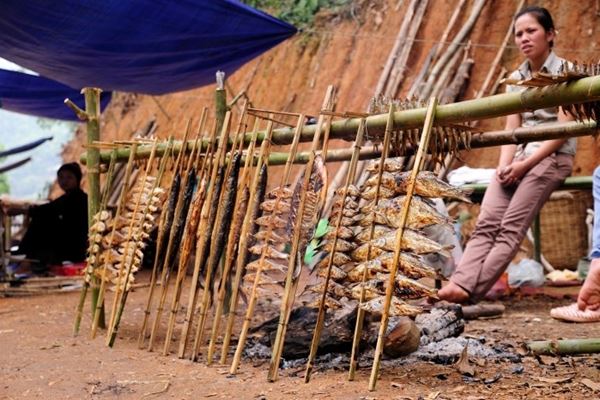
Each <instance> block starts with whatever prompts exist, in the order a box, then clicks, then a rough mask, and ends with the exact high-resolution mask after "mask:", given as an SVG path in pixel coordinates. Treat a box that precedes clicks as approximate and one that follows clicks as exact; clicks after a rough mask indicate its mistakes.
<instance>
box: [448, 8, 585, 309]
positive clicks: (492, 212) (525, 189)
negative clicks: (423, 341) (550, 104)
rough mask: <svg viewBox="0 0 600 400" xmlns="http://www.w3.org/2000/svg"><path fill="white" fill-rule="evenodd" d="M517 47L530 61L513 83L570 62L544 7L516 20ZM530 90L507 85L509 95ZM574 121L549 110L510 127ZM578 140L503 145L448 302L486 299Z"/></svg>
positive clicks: (563, 173)
mask: <svg viewBox="0 0 600 400" xmlns="http://www.w3.org/2000/svg"><path fill="white" fill-rule="evenodd" d="M514 35H515V43H516V45H517V47H518V48H519V51H520V52H521V54H523V56H524V57H525V61H524V62H523V64H521V65H520V66H519V68H518V69H517V70H516V71H515V72H513V73H512V74H511V76H510V78H511V79H527V78H530V77H531V74H532V72H535V71H541V72H547V73H552V74H557V73H559V72H560V69H561V67H562V65H563V63H565V60H563V59H562V58H559V57H558V56H557V55H556V54H555V53H554V52H553V51H552V48H553V46H554V39H555V37H556V30H555V28H554V22H553V21H552V16H551V15H550V13H549V12H548V10H546V9H545V8H541V7H527V8H524V9H523V10H521V11H520V12H519V13H518V14H517V15H516V16H515V25H514ZM521 90H525V89H524V88H522V87H516V86H508V87H507V91H508V92H515V91H521ZM569 120H572V118H571V117H570V116H569V115H567V114H565V113H564V112H563V111H562V109H560V108H559V109H556V108H548V109H542V110H536V111H533V112H525V113H521V114H515V115H510V116H508V117H507V120H506V129H515V128H518V127H521V126H523V127H530V126H535V125H542V124H546V123H551V122H556V121H569ZM575 148H576V139H575V138H571V139H556V140H546V141H543V142H530V143H527V144H525V145H518V146H517V145H504V146H502V148H501V150H500V161H499V163H498V167H497V169H496V175H495V176H494V178H493V179H492V182H491V183H490V185H489V187H488V189H487V191H486V193H485V196H484V198H483V202H482V204H481V212H480V214H479V218H478V220H477V225H476V227H475V231H474V232H473V236H472V237H471V240H470V241H469V242H468V243H467V246H466V249H465V252H464V255H463V257H462V259H461V261H460V263H459V265H458V266H457V268H456V271H455V272H454V274H453V275H452V277H451V278H450V282H449V284H448V285H447V286H445V287H444V288H442V289H441V290H440V291H439V297H440V298H441V299H443V300H447V301H452V302H457V303H465V302H468V301H477V300H479V299H481V298H482V297H483V296H484V295H485V294H486V293H487V291H488V290H489V289H490V288H491V287H492V286H493V285H494V283H495V282H496V281H497V280H498V278H499V277H500V276H501V275H502V273H503V272H504V270H505V269H506V267H507V266H508V264H509V263H510V261H511V260H512V259H513V257H514V256H515V255H516V253H517V251H518V249H519V245H520V243H521V241H522V240H523V237H524V236H525V233H526V232H527V229H528V228H529V226H530V225H531V223H532V221H533V219H534V217H535V215H536V214H537V213H538V212H539V210H540V209H541V207H542V205H543V204H544V202H545V201H546V200H547V199H548V197H549V196H550V194H551V193H552V192H553V191H554V190H555V189H556V188H558V186H559V185H560V184H561V183H562V182H563V181H564V179H565V178H566V177H567V176H569V174H570V173H571V169H572V166H573V156H574V154H575Z"/></svg>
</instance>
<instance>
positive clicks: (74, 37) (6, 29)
mask: <svg viewBox="0 0 600 400" xmlns="http://www.w3.org/2000/svg"><path fill="white" fill-rule="evenodd" d="M295 32H296V29H295V28H294V27H293V26H291V25H289V24H287V23H285V22H282V21H280V20H278V19H276V18H274V17H271V16H269V15H268V14H265V13H263V12H260V11H258V10H255V9H253V8H251V7H249V6H246V5H244V4H242V3H240V2H238V1H234V0H57V1H47V0H27V1H24V0H2V1H1V5H0V57H3V58H6V59H8V60H10V61H12V62H14V63H17V64H19V65H21V66H23V67H25V68H28V69H30V70H33V71H35V72H37V73H39V74H40V75H42V76H44V77H47V78H49V79H53V80H56V81H58V82H61V83H63V84H65V85H67V86H69V87H71V88H78V89H79V88H83V87H86V86H93V87H99V88H102V89H103V90H107V91H112V90H119V91H127V92H137V93H146V94H164V93H169V92H175V91H180V90H186V89H191V88H194V87H198V86H202V85H205V84H208V83H213V82H214V81H215V72H216V71H217V70H222V71H225V72H226V73H228V74H231V73H233V72H234V71H235V70H236V69H237V68H239V67H240V66H242V65H243V64H244V63H246V62H247V61H249V60H251V59H252V58H254V57H256V56H257V55H259V54H261V53H263V52H264V51H266V50H267V49H269V48H271V47H273V46H275V45H276V44H278V43H279V42H281V41H283V40H285V39H286V38H288V37H289V36H291V35H293V34H294V33H295Z"/></svg>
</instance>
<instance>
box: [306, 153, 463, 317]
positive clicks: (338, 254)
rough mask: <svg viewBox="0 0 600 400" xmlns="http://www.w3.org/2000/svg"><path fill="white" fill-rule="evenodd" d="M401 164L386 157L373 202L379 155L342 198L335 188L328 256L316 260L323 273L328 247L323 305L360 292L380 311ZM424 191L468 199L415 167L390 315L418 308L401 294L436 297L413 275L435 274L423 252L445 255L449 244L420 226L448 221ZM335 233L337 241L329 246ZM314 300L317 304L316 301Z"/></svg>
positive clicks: (402, 181)
mask: <svg viewBox="0 0 600 400" xmlns="http://www.w3.org/2000/svg"><path fill="white" fill-rule="evenodd" d="M400 165H401V162H400V161H399V160H398V159H394V158H392V159H388V160H386V161H385V163H384V172H383V174H382V181H381V186H380V192H379V198H380V200H379V202H378V203H377V204H374V199H375V195H376V185H377V181H378V176H377V173H378V171H379V161H374V162H372V163H371V164H369V165H368V166H367V168H366V171H367V173H369V174H370V175H371V176H370V177H369V178H368V179H367V180H366V181H365V184H364V185H363V186H362V187H361V188H360V189H358V188H356V187H354V186H350V187H349V188H348V190H347V192H348V193H347V197H346V200H345V201H344V204H342V201H341V197H342V196H343V194H344V192H345V191H346V189H345V188H342V189H338V191H337V192H336V200H335V201H334V206H333V208H332V213H331V216H330V220H329V221H330V225H332V226H333V227H332V228H330V231H329V232H328V233H327V235H326V240H327V242H326V243H325V245H324V247H323V250H324V251H325V252H326V253H327V256H326V257H325V258H324V259H323V261H321V263H320V264H319V265H318V266H317V268H319V271H318V274H319V275H320V276H322V277H324V276H326V274H327V266H328V263H329V257H330V256H331V252H333V258H332V267H331V279H332V282H330V283H329V285H328V293H327V301H326V306H327V307H330V308H335V307H340V306H341V305H342V303H343V302H344V301H347V300H348V299H350V298H354V299H357V300H360V299H361V295H363V292H364V300H365V302H364V303H363V304H361V305H360V306H361V308H363V309H364V310H366V311H368V312H370V313H373V314H376V315H379V314H381V312H382V310H383V302H384V294H385V287H386V285H387V282H388V281H389V271H390V269H391V267H392V264H393V261H394V250H395V244H396V233H397V229H398V228H399V222H400V215H401V212H402V204H403V203H404V200H405V194H406V189H407V185H408V173H407V172H402V171H401V170H400ZM427 197H431V198H433V197H445V198H452V199H458V200H461V201H469V199H468V197H467V193H465V192H463V191H461V190H459V189H457V188H455V187H453V186H451V185H449V184H447V183H445V182H443V181H441V180H439V179H437V177H435V175H434V174H432V173H431V172H426V171H424V172H421V173H419V175H418V177H417V181H416V185H415V196H414V197H413V199H412V202H411V207H410V209H409V213H408V219H407V223H406V228H405V230H404V234H403V237H402V242H401V250H402V251H401V253H400V256H399V261H400V262H399V264H398V274H397V276H396V277H395V287H394V292H393V293H394V297H393V301H392V305H391V308H390V314H391V315H396V316H399V315H409V316H413V315H416V314H418V313H420V312H421V310H420V308H418V307H415V306H413V305H411V304H409V303H406V302H405V300H409V299H416V298H421V297H430V298H436V293H435V290H433V289H431V288H429V287H427V286H425V285H423V284H421V283H420V282H418V281H417V279H420V278H425V277H428V278H435V277H437V272H436V271H435V270H434V269H433V268H431V267H430V266H429V265H427V264H426V263H425V261H424V259H423V258H422V256H423V255H425V254H429V253H438V254H442V255H444V256H449V255H450V254H449V250H450V249H451V246H443V245H440V244H438V243H436V242H435V241H433V240H431V239H429V238H427V237H426V236H424V235H423V234H422V233H421V232H420V230H421V229H422V228H425V227H428V226H431V225H437V226H439V229H451V227H450V226H449V224H450V222H451V221H449V219H448V218H447V217H445V216H444V215H442V214H440V213H439V212H438V211H437V210H436V209H435V208H434V207H433V206H432V205H431V204H430V202H429V201H428V199H426V198H427ZM339 213H342V219H341V226H340V228H339V229H338V230H337V232H336V230H335V223H336V222H337V219H338V216H339ZM336 233H337V241H336V244H335V249H333V239H334V237H335V236H336ZM363 276H364V277H365V281H364V283H363ZM323 286H324V282H321V283H318V284H317V285H314V286H312V287H309V288H308V289H309V290H311V291H314V292H317V293H319V292H320V293H322V291H323V288H324V287H323ZM344 298H346V299H344ZM313 304H314V303H313ZM316 304H317V305H318V301H317V302H316Z"/></svg>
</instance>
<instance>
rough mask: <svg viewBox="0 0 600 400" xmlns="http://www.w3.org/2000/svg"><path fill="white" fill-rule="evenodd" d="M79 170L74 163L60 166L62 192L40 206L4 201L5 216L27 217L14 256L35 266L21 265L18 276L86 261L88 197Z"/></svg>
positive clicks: (24, 263)
mask: <svg viewBox="0 0 600 400" xmlns="http://www.w3.org/2000/svg"><path fill="white" fill-rule="evenodd" d="M81 176H82V174H81V168H80V166H79V164H77V163H75V162H73V163H68V164H64V165H62V166H61V167H60V168H59V169H58V172H57V181H58V185H59V186H60V188H61V189H62V190H63V191H64V192H65V193H64V194H63V195H62V196H60V197H58V198H57V199H55V200H52V201H50V202H48V203H46V204H42V205H26V206H21V207H18V206H13V205H12V204H10V202H4V201H3V204H2V206H3V208H4V211H5V213H7V214H9V215H16V214H22V213H27V214H28V215H29V218H30V222H29V226H28V228H27V231H26V232H25V235H24V236H23V240H22V241H21V243H20V244H19V249H18V251H17V252H15V253H16V254H24V255H25V257H26V258H27V259H31V260H36V261H37V262H34V263H30V262H23V263H21V266H20V268H19V270H20V271H19V272H23V273H26V272H33V273H37V274H44V273H46V272H47V269H48V265H50V264H62V263H63V262H67V261H69V262H73V263H75V262H81V261H84V260H85V259H86V252H87V235H88V220H87V218H88V215H87V194H85V192H84V191H83V190H81V188H80V183H81Z"/></svg>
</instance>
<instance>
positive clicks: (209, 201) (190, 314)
mask: <svg viewBox="0 0 600 400" xmlns="http://www.w3.org/2000/svg"><path fill="white" fill-rule="evenodd" d="M226 140H227V135H226V134H225V133H224V132H221V136H220V138H219V145H218V148H217V151H216V158H215V160H217V162H216V163H209V164H213V165H212V171H211V177H210V180H209V182H208V184H209V185H211V188H210V190H209V191H208V196H207V198H206V200H205V201H204V204H203V206H202V214H201V216H200V222H199V223H198V231H197V236H199V237H200V236H202V234H203V233H204V231H205V230H206V229H210V228H211V226H210V224H209V214H210V212H211V208H212V207H213V206H214V204H213V203H214V201H213V198H214V196H215V195H216V196H218V195H219V194H218V193H215V192H216V191H217V188H216V185H215V183H216V181H217V173H218V171H219V166H220V165H222V164H221V162H220V160H221V159H222V158H223V156H224V152H225V151H226V147H227V146H226V145H225V142H226ZM218 190H220V189H218ZM206 246H207V243H206V240H200V242H199V243H198V244H197V246H196V257H195V260H194V272H193V276H192V285H191V287H190V296H189V299H188V308H187V310H186V316H185V320H184V322H183V329H182V332H181V339H180V341H179V351H178V357H179V358H182V357H183V356H184V354H185V350H186V347H187V341H188V335H189V332H190V328H191V327H192V323H193V319H194V311H195V308H196V301H197V296H198V294H197V288H198V278H199V276H200V268H201V266H202V265H203V264H204V261H205V260H204V252H205V248H206Z"/></svg>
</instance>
